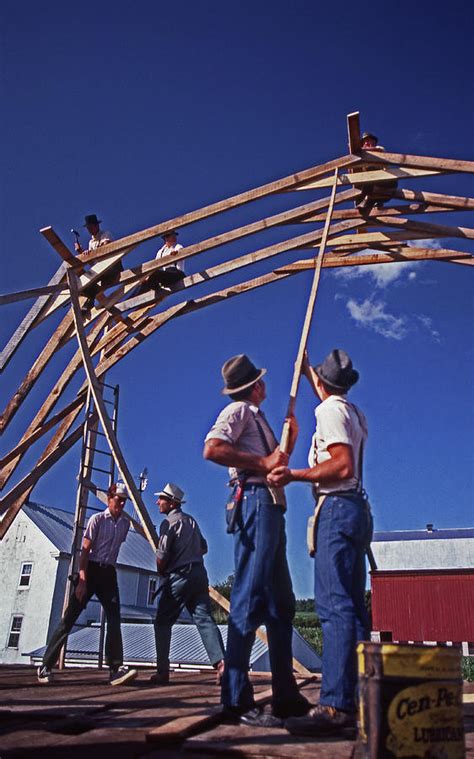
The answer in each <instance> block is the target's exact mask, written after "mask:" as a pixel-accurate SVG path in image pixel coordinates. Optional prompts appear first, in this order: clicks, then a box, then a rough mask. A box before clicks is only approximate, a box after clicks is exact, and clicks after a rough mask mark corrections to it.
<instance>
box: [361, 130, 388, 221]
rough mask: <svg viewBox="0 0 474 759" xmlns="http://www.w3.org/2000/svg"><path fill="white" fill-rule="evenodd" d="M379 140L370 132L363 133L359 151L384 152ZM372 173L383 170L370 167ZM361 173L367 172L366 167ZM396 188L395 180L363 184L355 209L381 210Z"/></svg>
mask: <svg viewBox="0 0 474 759" xmlns="http://www.w3.org/2000/svg"><path fill="white" fill-rule="evenodd" d="M378 142H379V138H378V137H377V136H376V135H375V134H372V132H364V133H363V134H362V137H361V138H360V148H361V150H373V151H379V152H384V151H385V148H384V147H383V145H379V144H378ZM372 168H373V169H374V171H376V170H378V169H380V168H383V166H381V165H379V166H375V167H372ZM361 171H367V167H365V168H363V169H361ZM397 187H398V182H397V180H396V179H392V180H390V181H387V182H374V183H373V184H364V185H362V187H361V193H362V195H361V197H360V199H359V201H358V203H357V207H358V208H360V209H363V210H364V211H367V212H370V211H371V210H372V208H374V206H375V207H376V208H383V206H384V204H385V203H387V201H389V200H390V199H391V198H392V197H393V194H394V192H395V190H396V189H397Z"/></svg>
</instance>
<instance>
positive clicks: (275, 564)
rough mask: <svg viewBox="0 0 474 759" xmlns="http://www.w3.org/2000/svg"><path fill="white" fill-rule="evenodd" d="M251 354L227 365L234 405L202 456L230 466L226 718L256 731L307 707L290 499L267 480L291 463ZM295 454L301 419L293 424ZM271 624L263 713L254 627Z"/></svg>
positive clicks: (224, 370)
mask: <svg viewBox="0 0 474 759" xmlns="http://www.w3.org/2000/svg"><path fill="white" fill-rule="evenodd" d="M265 373H266V369H257V367H256V366H255V365H254V364H253V363H252V361H250V359H249V358H248V357H247V356H246V355H243V354H242V355H239V356H234V357H232V358H230V359H229V360H228V361H226V363H225V364H224V366H223V367H222V375H223V378H224V382H225V387H224V389H223V391H222V392H223V394H224V395H227V396H230V398H231V399H232V402H231V403H230V404H229V405H227V406H226V407H225V408H224V410H223V411H222V412H221V413H220V414H219V416H218V418H217V420H216V422H215V423H214V425H213V426H212V428H211V430H210V432H209V433H208V435H207V437H206V441H205V446H204V458H205V459H208V460H210V461H214V462H215V463H216V464H220V465H222V466H228V467H229V468H230V469H229V471H230V484H231V486H232V489H233V490H232V496H231V499H230V501H229V503H228V504H227V509H226V516H227V523H228V532H231V533H232V534H233V536H234V560H235V580H234V586H233V589H232V596H231V601H230V615H229V626H228V637H227V651H226V659H225V670H224V677H223V686H222V703H223V704H224V707H225V711H226V713H227V716H228V717H229V719H235V720H237V721H240V722H243V723H245V724H247V725H253V726H257V727H277V726H280V725H281V724H282V722H281V721H282V719H284V718H286V717H290V716H298V715H302V714H306V713H307V711H308V709H309V703H308V702H307V700H306V699H305V698H304V697H303V696H301V694H300V693H299V690H298V687H297V684H296V681H295V678H294V676H293V656H292V645H291V641H292V621H293V616H294V612H295V598H294V595H293V589H292V583H291V577H290V573H289V569H288V563H287V558H286V535H285V516H284V512H285V508H286V503H285V494H284V491H283V489H282V488H274V487H270V486H269V484H268V481H267V475H268V474H269V473H270V472H271V471H272V469H274V468H275V467H276V466H278V465H284V464H287V462H288V454H287V453H283V452H282V451H280V449H279V447H278V443H277V440H276V438H275V435H274V434H273V431H272V429H271V427H270V425H269V423H268V422H267V420H266V418H265V416H264V415H263V413H262V411H261V410H260V406H261V404H262V403H263V401H264V400H265V398H266V389H265V382H264V380H263V376H264V374H265ZM288 426H289V438H290V439H289V448H288V450H289V451H290V452H291V450H292V448H293V446H294V443H295V441H296V436H297V425H296V420H295V418H294V417H292V418H291V419H290V420H289V422H288ZM261 624H265V625H266V630H267V636H268V647H269V653H270V664H271V670H272V687H273V698H272V711H271V713H267V712H265V711H263V710H262V709H261V708H258V707H257V706H256V704H255V701H254V696H253V688H252V685H251V683H250V680H249V677H248V669H249V661H250V653H251V650H252V645H253V642H254V640H255V633H256V630H257V628H258V627H259V626H260V625H261Z"/></svg>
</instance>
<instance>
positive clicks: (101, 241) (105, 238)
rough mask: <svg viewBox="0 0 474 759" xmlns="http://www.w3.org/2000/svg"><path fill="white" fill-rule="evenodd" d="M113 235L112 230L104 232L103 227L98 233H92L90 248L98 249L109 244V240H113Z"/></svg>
mask: <svg viewBox="0 0 474 759" xmlns="http://www.w3.org/2000/svg"><path fill="white" fill-rule="evenodd" d="M112 240H113V237H112V235H111V234H110V232H103V231H102V230H101V229H100V230H99V233H98V234H97V235H92V237H91V239H90V240H89V250H97V248H99V247H100V246H101V245H107V243H108V242H112Z"/></svg>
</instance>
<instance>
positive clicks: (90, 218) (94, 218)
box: [84, 213, 102, 227]
mask: <svg viewBox="0 0 474 759" xmlns="http://www.w3.org/2000/svg"><path fill="white" fill-rule="evenodd" d="M84 221H85V222H86V223H85V224H84V226H85V227H88V226H89V224H100V222H101V221H102V219H98V218H97V216H96V215H95V213H90V214H88V215H87V216H85V217H84Z"/></svg>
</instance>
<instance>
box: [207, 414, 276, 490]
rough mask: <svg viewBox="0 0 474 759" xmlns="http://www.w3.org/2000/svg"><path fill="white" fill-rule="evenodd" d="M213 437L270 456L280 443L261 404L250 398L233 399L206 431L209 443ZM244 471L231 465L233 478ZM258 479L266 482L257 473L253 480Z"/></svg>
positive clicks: (254, 453)
mask: <svg viewBox="0 0 474 759" xmlns="http://www.w3.org/2000/svg"><path fill="white" fill-rule="evenodd" d="M259 425H260V429H261V430H262V432H263V435H264V437H265V440H266V445H265V444H264V441H263V439H262V434H261V433H260V431H259ZM212 439H217V440H224V442H226V443H230V445H235V447H236V448H238V449H239V450H240V451H243V452H244V453H252V454H253V455H254V456H268V454H269V453H271V452H272V451H274V450H275V448H276V447H277V445H278V441H277V439H276V438H275V435H274V432H273V430H272V428H271V427H270V425H269V423H268V421H267V419H266V417H265V416H264V414H263V413H262V411H260V409H259V408H258V406H254V404H253V403H250V402H249V401H234V402H233V403H229V405H228V406H226V407H225V408H224V409H223V410H222V411H221V413H220V414H219V416H218V417H217V419H216V421H215V422H214V424H213V425H212V427H211V429H210V431H209V432H208V434H207V435H206V441H205V442H206V443H207V442H208V441H209V440H212ZM243 473H244V470H242V469H235V468H234V467H231V468H230V469H229V475H230V478H231V479H234V478H235V477H237V476H239V475H241V474H243ZM255 480H258V481H261V482H264V481H265V478H264V477H261V476H258V475H254V476H252V481H255Z"/></svg>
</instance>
